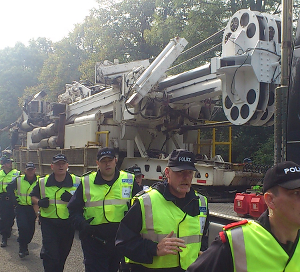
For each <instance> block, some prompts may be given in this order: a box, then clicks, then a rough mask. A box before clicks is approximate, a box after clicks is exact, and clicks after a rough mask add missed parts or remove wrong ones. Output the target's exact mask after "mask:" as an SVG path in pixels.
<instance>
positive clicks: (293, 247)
mask: <svg viewBox="0 0 300 272" xmlns="http://www.w3.org/2000/svg"><path fill="white" fill-rule="evenodd" d="M263 190H264V199H265V202H266V204H267V206H268V209H267V210H266V211H265V212H264V213H263V214H262V215H261V216H260V218H259V219H258V222H255V221H249V222H248V221H247V220H243V221H241V222H238V223H235V224H231V225H228V226H225V227H224V231H223V232H220V234H219V236H218V237H217V239H216V240H215V241H214V242H213V243H212V245H211V246H210V247H209V249H208V250H207V251H205V252H204V253H203V254H202V255H201V256H200V257H199V258H198V259H197V260H196V262H195V263H194V264H192V265H191V266H190V267H189V268H188V270H187V271H188V272H196V271H199V272H200V271H201V272H208V271H209V272H217V271H218V272H233V271H236V272H239V271H248V272H252V271H285V272H299V271H300V264H299V258H300V245H299V229H300V212H299V211H300V166H299V165H297V164H296V163H294V162H291V161H287V162H281V163H278V164H277V165H275V166H274V167H272V168H270V169H269V170H268V171H267V173H266V175H265V178H264V182H263Z"/></svg>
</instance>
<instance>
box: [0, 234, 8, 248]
mask: <svg viewBox="0 0 300 272" xmlns="http://www.w3.org/2000/svg"><path fill="white" fill-rule="evenodd" d="M1 247H7V237H6V236H2V242H1Z"/></svg>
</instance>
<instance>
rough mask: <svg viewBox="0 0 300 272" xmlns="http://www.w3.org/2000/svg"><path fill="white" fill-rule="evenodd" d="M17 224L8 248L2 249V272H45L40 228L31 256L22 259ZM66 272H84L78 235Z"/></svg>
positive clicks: (0, 262)
mask: <svg viewBox="0 0 300 272" xmlns="http://www.w3.org/2000/svg"><path fill="white" fill-rule="evenodd" d="M17 238H18V231H17V224H16V223H15V224H14V226H13V231H12V235H11V237H10V238H9V239H8V246H7V247H5V248H0V272H43V271H44V269H43V263H42V260H41V259H40V250H41V246H42V237H41V230H40V226H39V225H38V224H37V225H36V231H35V234H34V237H33V240H32V242H31V243H30V244H29V246H28V249H29V256H26V257H25V258H23V259H20V257H19V255H18V252H19V244H18V242H17ZM64 272H84V265H83V254H82V250H81V245H80V240H79V238H78V235H77V233H76V235H75V238H74V242H73V246H72V249H71V252H70V254H69V257H68V259H67V261H66V265H65V269H64Z"/></svg>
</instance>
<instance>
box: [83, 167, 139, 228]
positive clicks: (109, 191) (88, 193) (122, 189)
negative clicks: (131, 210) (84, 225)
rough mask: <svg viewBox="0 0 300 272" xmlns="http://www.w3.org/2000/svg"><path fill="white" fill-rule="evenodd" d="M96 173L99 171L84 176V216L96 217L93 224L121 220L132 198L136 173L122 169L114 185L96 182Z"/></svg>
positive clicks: (86, 217) (88, 217)
mask: <svg viewBox="0 0 300 272" xmlns="http://www.w3.org/2000/svg"><path fill="white" fill-rule="evenodd" d="M96 175H97V172H92V173H91V174H89V175H86V176H84V177H83V178H82V187H83V200H84V202H85V207H84V212H83V216H84V218H85V219H86V220H87V219H90V218H92V217H94V219H93V220H92V221H91V223H90V224H91V225H99V224H105V223H112V222H120V221H121V220H122V218H123V217H124V215H125V212H127V211H128V206H129V203H130V200H131V198H132V188H133V181H134V175H133V174H130V173H127V172H124V171H120V175H119V178H118V179H117V180H116V181H115V182H114V183H113V185H112V186H109V185H107V184H101V185H100V184H95V183H94V181H95V178H96Z"/></svg>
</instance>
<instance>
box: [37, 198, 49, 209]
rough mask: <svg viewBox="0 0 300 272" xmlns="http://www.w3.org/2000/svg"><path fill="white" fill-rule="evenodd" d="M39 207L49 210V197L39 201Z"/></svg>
mask: <svg viewBox="0 0 300 272" xmlns="http://www.w3.org/2000/svg"><path fill="white" fill-rule="evenodd" d="M38 205H39V207H41V208H48V207H49V197H44V198H42V199H40V200H39V201H38Z"/></svg>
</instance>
